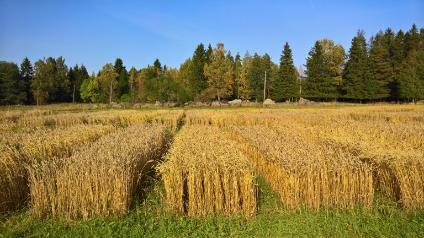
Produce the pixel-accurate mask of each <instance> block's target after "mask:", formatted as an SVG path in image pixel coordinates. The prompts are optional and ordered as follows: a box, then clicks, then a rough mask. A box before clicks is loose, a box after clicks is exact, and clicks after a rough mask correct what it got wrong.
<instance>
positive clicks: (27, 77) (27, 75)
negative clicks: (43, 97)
mask: <svg viewBox="0 0 424 238" xmlns="http://www.w3.org/2000/svg"><path fill="white" fill-rule="evenodd" d="M20 74H21V78H22V81H23V87H24V92H25V98H26V101H25V102H26V103H27V104H30V103H32V102H33V97H32V93H31V80H32V77H33V75H34V69H33V68H32V64H31V62H30V61H29V59H28V58H27V57H25V58H24V60H23V61H22V64H21V68H20Z"/></svg>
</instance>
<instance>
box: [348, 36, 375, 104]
mask: <svg viewBox="0 0 424 238" xmlns="http://www.w3.org/2000/svg"><path fill="white" fill-rule="evenodd" d="M369 64H370V63H369V59H368V52H367V43H366V39H365V35H364V33H363V32H362V31H359V32H358V34H357V35H356V36H355V37H354V38H353V39H352V46H351V48H350V49H349V56H348V60H347V62H346V66H345V69H344V72H343V86H342V88H343V93H344V97H345V98H347V99H351V100H356V101H362V100H366V99H371V98H373V94H374V92H375V85H374V81H373V79H372V74H371V71H370V68H369Z"/></svg>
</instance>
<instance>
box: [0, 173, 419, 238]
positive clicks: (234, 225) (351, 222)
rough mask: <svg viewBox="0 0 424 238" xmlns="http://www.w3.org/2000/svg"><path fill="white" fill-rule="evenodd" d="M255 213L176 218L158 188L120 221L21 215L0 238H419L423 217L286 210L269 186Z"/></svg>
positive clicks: (3, 221) (3, 222) (3, 227)
mask: <svg viewBox="0 0 424 238" xmlns="http://www.w3.org/2000/svg"><path fill="white" fill-rule="evenodd" d="M259 187H260V188H261V193H260V201H259V211H258V214H257V216H255V217H254V218H252V219H250V220H246V219H244V218H241V217H221V216H218V217H209V218H206V219H194V218H187V217H181V216H175V215H172V214H171V213H169V212H168V211H166V210H165V208H164V206H163V203H162V198H161V197H162V194H163V188H162V186H161V185H160V184H159V185H157V186H156V187H155V188H154V189H153V191H152V192H150V194H149V195H148V197H147V198H146V200H145V201H144V203H143V204H142V205H139V206H137V207H135V208H134V209H132V211H131V212H130V213H129V214H127V215H125V216H121V217H109V218H102V219H90V220H86V221H72V222H69V221H68V222H67V221H57V220H49V219H47V220H37V219H32V218H31V217H30V216H28V215H27V214H26V212H25V211H23V212H20V213H15V214H12V215H9V216H7V217H2V218H0V237H423V236H424V213H423V212H420V213H406V212H404V211H402V210H400V209H398V208H396V207H395V205H393V204H390V202H387V201H386V200H384V199H377V203H378V204H377V206H375V207H376V208H374V209H373V210H370V211H363V210H361V209H355V210H352V211H348V212H346V211H345V212H341V211H334V210H333V211H325V210H323V211H319V212H315V213H313V212H308V211H299V212H296V213H293V212H286V211H284V210H283V209H282V207H281V204H280V203H279V199H278V197H277V195H276V194H275V193H273V192H272V191H271V190H270V189H269V187H268V186H267V185H266V184H264V183H263V182H262V181H259Z"/></svg>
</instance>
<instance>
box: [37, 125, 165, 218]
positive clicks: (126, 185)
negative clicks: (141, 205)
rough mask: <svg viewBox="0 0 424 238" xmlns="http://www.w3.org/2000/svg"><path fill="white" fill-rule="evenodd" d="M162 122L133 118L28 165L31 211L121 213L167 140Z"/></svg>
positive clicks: (87, 214) (42, 213) (75, 214)
mask: <svg viewBox="0 0 424 238" xmlns="http://www.w3.org/2000/svg"><path fill="white" fill-rule="evenodd" d="M169 137H170V136H169V135H168V134H167V132H166V128H165V127H164V126H146V125H144V124H138V125H135V126H131V127H128V128H126V129H124V130H121V131H119V132H116V133H113V134H110V135H108V136H104V137H102V138H100V139H99V140H98V141H96V142H95V143H93V144H88V145H87V146H85V147H83V148H80V149H78V150H77V151H75V153H74V154H73V155H72V156H70V157H64V158H60V159H55V160H54V161H42V162H41V163H37V164H33V166H32V167H31V168H30V169H29V187H30V195H31V196H30V198H31V213H32V214H33V215H34V216H36V217H45V216H47V215H51V216H53V217H56V216H60V217H66V218H79V217H82V218H87V217H91V216H94V215H110V214H121V213H125V212H126V211H127V210H128V208H129V207H130V205H132V200H133V198H134V196H135V195H136V194H137V193H140V192H141V190H142V187H141V186H142V184H143V182H145V177H146V176H147V174H148V172H149V169H150V168H151V167H152V166H153V165H154V164H155V161H157V160H159V159H160V158H161V157H162V154H163V153H164V152H165V151H166V149H167V147H168V142H169Z"/></svg>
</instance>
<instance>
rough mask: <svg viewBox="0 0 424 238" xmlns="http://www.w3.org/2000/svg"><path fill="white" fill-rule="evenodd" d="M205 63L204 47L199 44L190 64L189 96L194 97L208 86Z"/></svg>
mask: <svg viewBox="0 0 424 238" xmlns="http://www.w3.org/2000/svg"><path fill="white" fill-rule="evenodd" d="M206 62H207V56H206V52H205V47H204V45H203V44H202V43H200V44H199V45H198V46H197V47H196V50H195V51H194V53H193V57H192V60H191V64H190V75H189V84H190V91H191V94H192V95H193V96H194V97H196V96H197V95H199V94H200V93H201V92H202V91H203V90H205V89H206V88H207V86H208V83H207V80H206V77H205V74H204V71H203V70H204V67H205V64H206Z"/></svg>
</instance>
